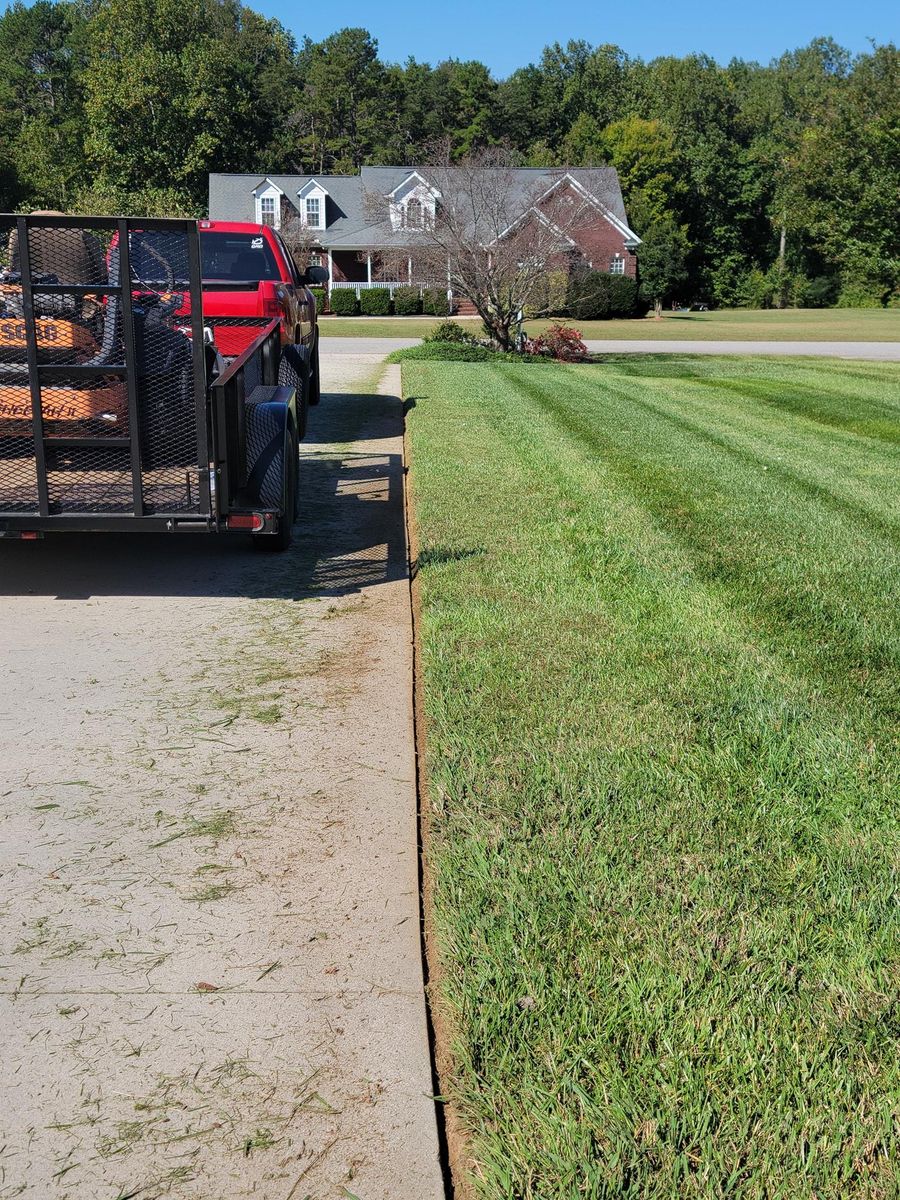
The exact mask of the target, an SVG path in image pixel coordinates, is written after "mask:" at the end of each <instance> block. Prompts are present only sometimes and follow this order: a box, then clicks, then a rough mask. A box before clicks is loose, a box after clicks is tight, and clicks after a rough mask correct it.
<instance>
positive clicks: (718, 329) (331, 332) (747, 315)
mask: <svg viewBox="0 0 900 1200" xmlns="http://www.w3.org/2000/svg"><path fill="white" fill-rule="evenodd" d="M460 319H461V320H462V321H463V322H464V323H465V324H467V325H470V326H471V327H472V328H473V329H479V328H480V325H481V323H480V321H479V320H478V319H477V318H460ZM436 320H437V318H435V317H400V318H397V317H323V319H322V326H321V328H322V335H323V337H423V336H424V335H425V334H426V333H428V331H429V330H430V329H432V328H433V327H434V325H435V323H436ZM566 322H567V323H569V324H574V325H576V326H577V327H578V328H579V329H580V330H581V331H582V334H583V335H584V337H586V338H627V339H628V340H629V341H632V340H639V339H641V338H654V339H660V340H666V339H673V340H677V339H680V338H695V339H696V340H698V341H715V340H716V339H718V338H722V339H724V340H726V341H742V342H753V341H779V342H785V341H787V342H790V341H798V342H804V341H810V342H830V341H838V342H896V341H900V309H898V308H892V309H891V308H865V309H848V308H830V309H826V308H807V309H803V308H790V309H785V310H784V311H782V312H779V311H776V310H774V309H771V310H767V311H757V310H753V309H745V308H740V309H728V310H725V311H722V312H711V313H667V314H665V315H664V317H663V319H662V320H661V321H657V320H654V318H653V317H646V318H641V319H639V320H638V319H636V320H632V321H569V319H568V318H566ZM548 324H550V322H549V321H529V322H528V325H527V328H528V330H529V332H531V333H532V334H534V333H537V332H539V331H540V330H541V329H546V327H547V325H548Z"/></svg>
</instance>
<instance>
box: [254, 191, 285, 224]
mask: <svg viewBox="0 0 900 1200" xmlns="http://www.w3.org/2000/svg"><path fill="white" fill-rule="evenodd" d="M283 199H284V192H283V191H282V190H281V188H280V187H279V186H278V184H277V183H273V182H272V180H271V179H264V180H263V181H262V182H261V183H260V184H258V185H257V186H256V187H255V188H254V190H253V204H254V209H255V212H256V223H257V225H268V226H269V227H270V228H271V229H280V228H281V202H282V200H283Z"/></svg>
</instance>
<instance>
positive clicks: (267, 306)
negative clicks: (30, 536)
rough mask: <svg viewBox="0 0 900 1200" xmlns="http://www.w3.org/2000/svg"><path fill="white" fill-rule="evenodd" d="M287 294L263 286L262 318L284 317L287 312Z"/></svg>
mask: <svg viewBox="0 0 900 1200" xmlns="http://www.w3.org/2000/svg"><path fill="white" fill-rule="evenodd" d="M286 311H287V310H286V306H285V294H284V291H283V290H282V289H281V288H279V287H276V288H267V287H265V285H263V294H262V316H264V317H283V316H284V314H285V312H286Z"/></svg>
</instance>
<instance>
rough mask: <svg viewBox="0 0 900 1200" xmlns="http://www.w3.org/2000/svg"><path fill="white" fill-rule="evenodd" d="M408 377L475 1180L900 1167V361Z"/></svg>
mask: <svg viewBox="0 0 900 1200" xmlns="http://www.w3.org/2000/svg"><path fill="white" fill-rule="evenodd" d="M403 386H404V393H405V394H406V395H407V396H408V397H411V398H414V399H415V406H414V407H412V408H411V409H410V413H409V417H408V421H409V436H410V453H411V460H410V461H411V489H412V490H411V495H412V499H413V503H414V513H415V520H416V522H417V527H418V536H419V541H420V546H419V576H418V577H419V581H420V587H421V601H422V616H421V626H420V635H421V648H422V669H423V677H424V704H425V719H426V726H427V745H426V754H427V759H426V761H427V769H428V773H429V780H430V784H429V791H428V807H427V810H426V811H427V818H426V819H427V821H428V823H429V829H430V835H429V839H428V850H427V856H426V858H427V862H426V870H427V872H428V877H429V879H430V880H431V881H432V882H433V896H434V900H433V914H432V915H433V919H434V927H435V931H436V934H435V940H436V944H437V945H438V946H439V948H440V970H439V971H438V983H437V995H438V998H439V999H438V1006H439V1013H440V1015H441V1021H442V1023H443V1025H444V1026H445V1027H446V1028H447V1029H448V1030H449V1031H450V1032H449V1034H448V1041H449V1044H450V1045H451V1047H452V1053H453V1057H454V1066H453V1068H452V1070H450V1071H449V1072H448V1075H447V1078H445V1079H444V1080H443V1087H444V1090H445V1091H446V1092H447V1093H448V1094H449V1095H450V1096H451V1097H452V1098H453V1099H454V1101H455V1103H456V1105H457V1108H458V1112H459V1113H460V1114H461V1116H462V1119H463V1120H464V1122H465V1124H466V1125H467V1127H468V1128H469V1130H470V1131H471V1136H470V1150H471V1155H472V1161H473V1164H474V1167H473V1171H474V1175H473V1178H475V1179H476V1180H480V1183H478V1184H477V1190H478V1191H479V1194H481V1195H484V1196H485V1197H491V1200H496V1198H501V1197H503V1198H516V1200H524V1198H528V1200H549V1198H551V1197H552V1198H554V1200H574V1198H575V1197H591V1198H594V1197H610V1198H612V1197H616V1198H619V1197H630V1198H634V1200H638V1198H640V1200H663V1198H665V1200H681V1198H684V1197H686V1198H693V1197H704V1198H708V1200H713V1198H714V1197H715V1198H718V1197H731V1196H734V1197H742V1198H746V1200H756V1198H758V1200H764V1198H765V1200H769V1198H772V1200H774V1198H776V1197H778V1198H785V1200H787V1198H794V1197H796V1198H798V1200H800V1198H802V1200H813V1198H816V1200H826V1198H828V1200H832V1198H833V1200H837V1198H841V1200H845V1198H847V1197H853V1198H859V1197H868V1198H872V1200H875V1198H884V1200H887V1198H888V1197H896V1196H897V1195H898V1184H897V1163H898V1162H900V1134H898V1126H897V1097H898V1095H900V1059H898V1054H897V1035H898V1001H897V994H898V993H897V984H898V974H897V966H898V949H900V925H898V922H897V907H896V899H897V895H896V873H895V872H896V868H897V862H898V857H897V852H898V848H900V839H898V836H897V834H898V822H897V807H898V799H900V745H898V728H900V724H898V717H900V694H898V684H900V605H898V587H900V536H898V533H900V488H898V481H900V367H897V366H893V365H872V364H848V363H843V362H834V361H821V362H817V363H814V364H807V363H797V362H789V361H784V360H777V359H772V360H768V361H761V360H738V359H731V360H728V359H716V358H709V359H698V360H691V359H682V360H681V361H677V362H676V361H665V360H663V361H648V360H640V361H628V362H613V363H610V364H606V365H601V366H592V367H566V366H559V367H552V366H551V367H544V366H527V365H519V364H508V365H502V366H493V365H491V366H481V365H468V364H466V365H463V364H452V365H451V364H436V363H435V364H431V363H406V364H404V366H403Z"/></svg>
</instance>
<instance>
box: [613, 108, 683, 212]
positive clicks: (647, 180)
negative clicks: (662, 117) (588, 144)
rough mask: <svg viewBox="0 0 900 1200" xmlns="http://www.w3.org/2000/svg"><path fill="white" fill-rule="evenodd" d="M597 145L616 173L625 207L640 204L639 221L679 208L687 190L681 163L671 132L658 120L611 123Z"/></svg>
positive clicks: (628, 120)
mask: <svg viewBox="0 0 900 1200" xmlns="http://www.w3.org/2000/svg"><path fill="white" fill-rule="evenodd" d="M600 146H601V152H602V154H603V157H604V159H605V160H606V161H607V162H609V163H611V164H612V165H613V166H614V167H615V168H616V171H617V172H618V176H619V182H620V183H621V185H622V193H623V195H624V197H625V203H626V205H628V206H629V207H633V206H634V204H635V203H639V204H640V208H641V216H642V219H644V220H645V221H657V220H660V219H661V218H662V217H663V216H665V214H666V213H669V212H671V211H673V210H677V209H678V206H679V204H680V202H681V200H682V198H683V196H684V193H685V190H686V188H685V184H684V182H683V177H682V173H683V164H682V162H681V160H680V158H679V155H678V151H677V150H676V148H675V138H674V136H673V134H672V132H671V130H670V129H668V128H667V127H666V126H665V125H663V124H662V122H661V121H658V120H655V121H646V120H644V119H643V117H624V118H623V119H622V120H620V121H613V122H612V123H611V124H609V125H607V127H606V129H605V130H604V131H603V134H602V137H601V140H600ZM638 193H640V199H639V200H638Z"/></svg>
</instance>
